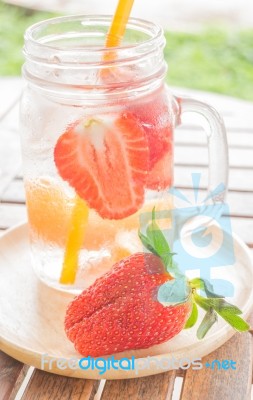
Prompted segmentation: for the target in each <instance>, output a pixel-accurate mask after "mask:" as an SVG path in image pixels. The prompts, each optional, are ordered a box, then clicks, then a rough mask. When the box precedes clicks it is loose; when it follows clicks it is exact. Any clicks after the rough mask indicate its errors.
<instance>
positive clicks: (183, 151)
mask: <svg viewBox="0 0 253 400" xmlns="http://www.w3.org/2000/svg"><path fill="white" fill-rule="evenodd" d="M175 162H176V164H178V165H183V166H189V167H196V166H207V165H208V152H207V148H202V147H195V146H194V145H191V144H189V145H188V146H186V147H185V146H178V147H176V148H175ZM229 165H230V167H239V168H240V167H241V168H247V169H250V168H251V169H252V168H253V157H252V149H234V148H232V149H229Z"/></svg>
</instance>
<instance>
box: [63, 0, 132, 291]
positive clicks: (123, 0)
mask: <svg viewBox="0 0 253 400" xmlns="http://www.w3.org/2000/svg"><path fill="white" fill-rule="evenodd" d="M133 3H134V0H119V2H118V6H117V9H116V12H115V14H114V17H113V20H112V24H111V26H110V29H109V32H108V35H107V39H106V43H105V46H106V47H117V46H119V44H120V42H121V39H122V37H123V36H124V33H125V30H126V25H127V21H128V19H129V16H130V13H131V10H132V6H133ZM88 217H89V208H88V206H87V205H86V204H85V202H84V201H83V200H82V199H80V198H79V196H76V198H75V204H74V208H73V212H72V216H71V221H70V232H69V237H68V240H67V244H66V249H65V254H64V261H63V267H62V272H61V277H60V283H62V284H65V285H70V284H73V283H75V279H76V274H77V270H78V257H79V251H80V249H81V247H82V243H83V240H84V235H85V228H86V227H87V222H88Z"/></svg>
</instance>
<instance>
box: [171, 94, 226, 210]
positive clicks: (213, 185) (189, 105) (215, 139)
mask: <svg viewBox="0 0 253 400" xmlns="http://www.w3.org/2000/svg"><path fill="white" fill-rule="evenodd" d="M177 102H178V104H179V105H180V113H186V112H193V113H198V114H200V115H202V116H203V117H204V118H205V119H206V120H207V122H208V125H209V129H207V130H206V134H207V139H208V155H209V171H208V192H209V193H210V195H211V196H210V197H211V198H212V201H213V202H214V203H223V202H224V201H225V197H226V193H227V187H228V145H227V135H226V128H225V125H224V121H223V119H222V117H221V116H220V114H219V113H218V112H217V111H216V110H215V108H213V107H212V106H210V105H208V104H206V103H204V102H202V101H199V100H195V99H192V98H187V97H181V98H177Z"/></svg>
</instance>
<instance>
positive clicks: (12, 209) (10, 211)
mask: <svg viewBox="0 0 253 400" xmlns="http://www.w3.org/2000/svg"><path fill="white" fill-rule="evenodd" d="M26 220H27V214H26V207H25V205H21V204H20V205H16V204H1V203H0V229H7V228H10V227H12V226H14V225H17V224H19V223H21V222H24V221H26Z"/></svg>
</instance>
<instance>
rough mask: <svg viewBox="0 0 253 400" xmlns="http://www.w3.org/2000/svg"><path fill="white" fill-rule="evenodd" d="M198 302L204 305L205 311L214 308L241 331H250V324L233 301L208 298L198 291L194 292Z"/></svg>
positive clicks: (201, 305)
mask: <svg viewBox="0 0 253 400" xmlns="http://www.w3.org/2000/svg"><path fill="white" fill-rule="evenodd" d="M194 299H195V301H196V303H197V304H198V305H199V306H200V307H202V308H203V309H204V310H205V311H210V310H212V309H214V310H215V311H216V312H217V314H219V315H220V317H222V318H223V319H224V320H225V321H226V322H227V323H228V324H229V325H231V326H232V327H233V328H234V329H236V330H237V331H239V332H245V331H248V330H249V328H250V326H249V324H248V323H247V322H246V321H245V320H244V319H243V318H241V317H239V315H240V314H242V311H241V310H240V309H239V308H238V307H236V306H234V305H233V304H231V303H228V302H227V301H226V300H224V299H217V298H215V299H210V298H209V299H206V298H204V297H201V296H199V295H198V294H197V293H195V294H194Z"/></svg>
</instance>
